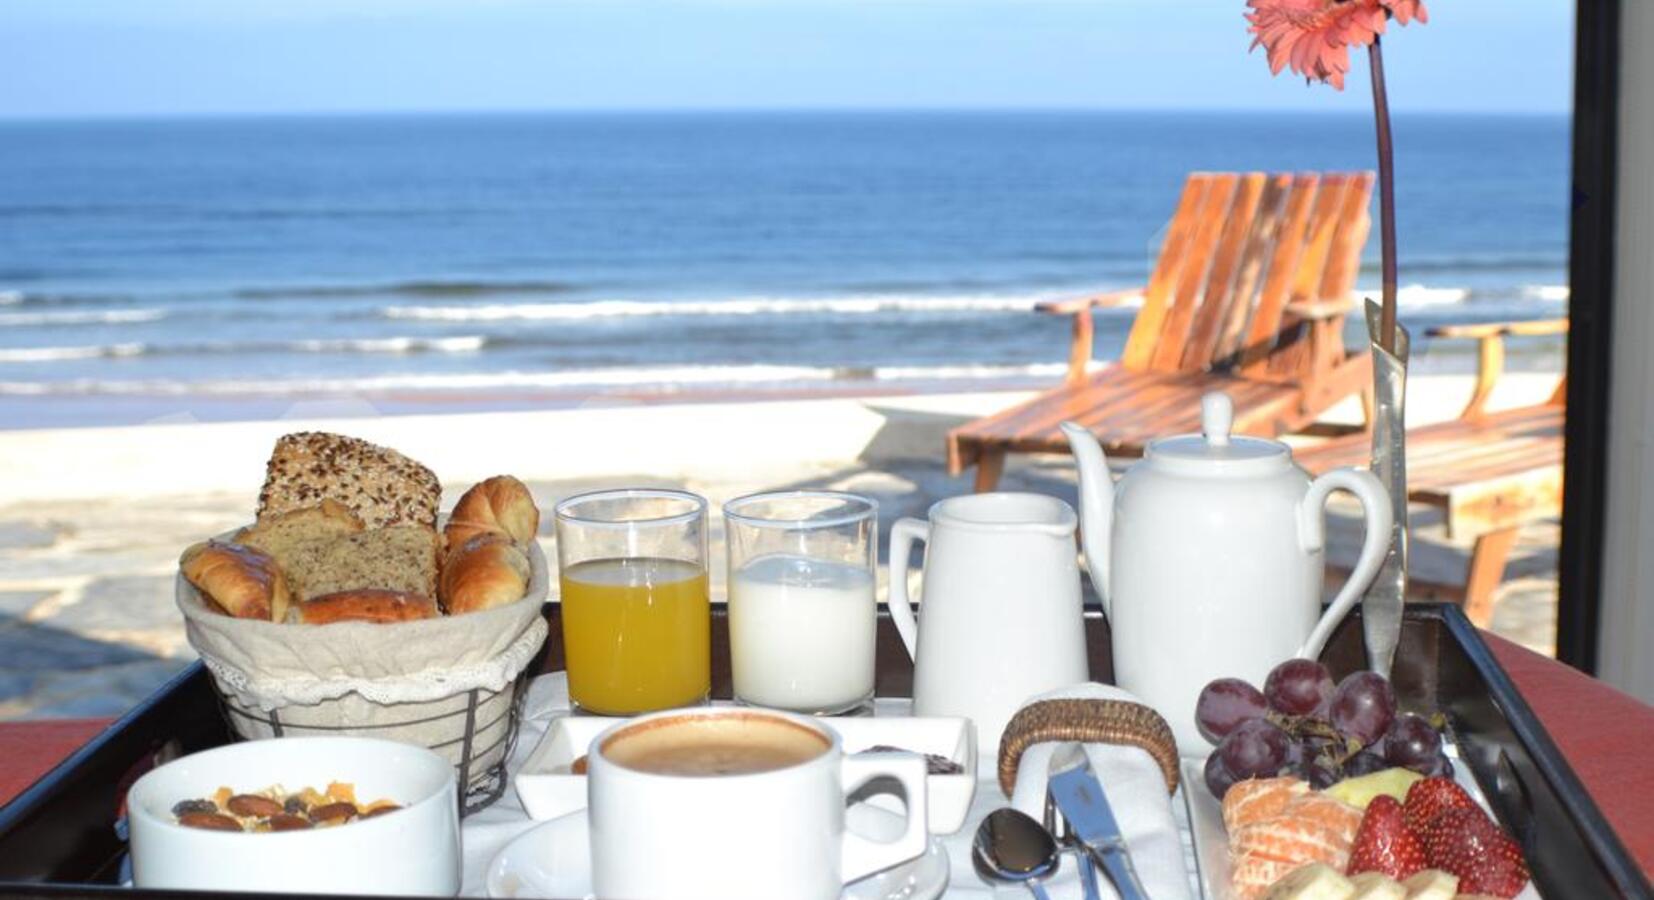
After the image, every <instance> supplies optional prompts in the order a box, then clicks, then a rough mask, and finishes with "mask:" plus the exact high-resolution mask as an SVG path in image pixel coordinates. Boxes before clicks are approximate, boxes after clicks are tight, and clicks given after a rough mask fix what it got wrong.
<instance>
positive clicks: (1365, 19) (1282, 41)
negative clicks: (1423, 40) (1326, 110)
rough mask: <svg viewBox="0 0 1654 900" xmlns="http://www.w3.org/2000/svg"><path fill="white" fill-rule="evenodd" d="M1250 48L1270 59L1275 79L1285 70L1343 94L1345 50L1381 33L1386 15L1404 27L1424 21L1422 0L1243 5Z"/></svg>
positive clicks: (1249, 0) (1253, 1)
mask: <svg viewBox="0 0 1654 900" xmlns="http://www.w3.org/2000/svg"><path fill="white" fill-rule="evenodd" d="M1246 5H1247V7H1248V8H1249V9H1250V10H1251V11H1250V12H1248V13H1247V14H1246V20H1247V21H1248V22H1250V23H1251V27H1250V28H1249V29H1248V30H1249V31H1250V32H1252V34H1253V40H1252V46H1253V48H1254V49H1255V48H1257V47H1258V46H1259V45H1262V46H1263V48H1264V50H1265V51H1266V52H1267V53H1268V54H1269V69H1270V71H1272V72H1274V73H1275V74H1277V75H1279V74H1280V73H1281V70H1282V69H1285V68H1287V67H1288V66H1290V67H1291V68H1292V71H1294V72H1297V73H1298V74H1300V75H1302V76H1304V77H1305V78H1309V79H1314V80H1317V81H1325V82H1327V83H1328V84H1330V85H1332V86H1333V87H1335V88H1337V89H1339V90H1343V89H1344V73H1346V72H1348V71H1349V70H1350V47H1351V46H1352V45H1359V46H1366V45H1368V44H1371V43H1372V42H1373V39H1374V38H1376V37H1378V36H1379V35H1381V34H1383V33H1384V25H1385V23H1386V22H1387V21H1388V20H1389V17H1390V16H1392V15H1393V16H1395V17H1396V19H1397V21H1399V22H1401V24H1403V25H1406V24H1407V23H1408V22H1411V21H1412V20H1414V19H1418V20H1419V21H1420V22H1427V21H1429V16H1428V14H1427V13H1426V12H1425V9H1424V0H1246Z"/></svg>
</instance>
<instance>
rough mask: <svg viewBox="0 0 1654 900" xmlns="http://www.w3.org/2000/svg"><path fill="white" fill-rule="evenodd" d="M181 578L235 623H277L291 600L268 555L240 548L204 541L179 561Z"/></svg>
mask: <svg viewBox="0 0 1654 900" xmlns="http://www.w3.org/2000/svg"><path fill="white" fill-rule="evenodd" d="M178 565H179V567H180V568H181V569H182V570H183V573H184V578H185V580H187V581H188V582H189V583H190V584H193V585H195V587H196V589H197V590H199V591H200V592H201V593H202V595H203V596H205V597H207V598H208V599H210V600H211V601H212V602H213V603H214V604H216V605H217V606H218V608H219V609H221V610H223V611H224V612H226V613H228V614H230V615H232V616H235V617H236V618H238V619H264V620H265V621H268V622H280V621H282V620H283V619H285V618H286V617H287V606H288V603H289V602H290V601H291V599H292V596H291V593H290V592H289V590H288V588H287V579H286V578H285V577H284V576H283V575H282V572H281V568H280V567H279V566H277V565H276V561H275V559H274V558H273V557H271V556H270V555H269V554H268V553H265V552H263V551H262V550H255V549H253V548H252V547H247V546H243V545H241V544H230V543H222V542H219V541H207V542H205V543H201V544H196V545H195V546H193V547H191V548H189V549H188V550H185V551H184V555H183V556H182V557H181V558H180V559H179V560H178Z"/></svg>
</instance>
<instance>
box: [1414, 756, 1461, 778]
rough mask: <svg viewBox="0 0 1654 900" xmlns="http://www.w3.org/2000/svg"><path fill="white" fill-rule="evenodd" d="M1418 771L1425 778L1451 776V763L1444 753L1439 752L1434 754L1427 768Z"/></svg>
mask: <svg viewBox="0 0 1654 900" xmlns="http://www.w3.org/2000/svg"><path fill="white" fill-rule="evenodd" d="M1419 771H1420V772H1421V774H1423V775H1424V776H1425V777H1426V778H1452V777H1453V763H1452V761H1451V760H1449V759H1448V758H1447V754H1446V753H1440V754H1437V755H1436V758H1435V759H1434V760H1431V762H1430V768H1429V769H1421V770H1419Z"/></svg>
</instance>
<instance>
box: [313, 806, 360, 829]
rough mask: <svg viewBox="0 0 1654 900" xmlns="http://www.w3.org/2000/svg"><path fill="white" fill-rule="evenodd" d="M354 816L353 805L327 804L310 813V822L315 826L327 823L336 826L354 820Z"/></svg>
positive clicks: (354, 808)
mask: <svg viewBox="0 0 1654 900" xmlns="http://www.w3.org/2000/svg"><path fill="white" fill-rule="evenodd" d="M355 816H356V804H354V803H329V804H327V805H326V806H318V807H316V808H315V809H313V810H311V811H310V821H312V822H315V823H317V824H322V823H329V824H335V825H337V824H340V823H343V822H349V821H350V820H351V819H353V818H355Z"/></svg>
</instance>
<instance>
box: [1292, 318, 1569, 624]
mask: <svg viewBox="0 0 1654 900" xmlns="http://www.w3.org/2000/svg"><path fill="white" fill-rule="evenodd" d="M1567 330H1568V322H1567V320H1566V319H1560V320H1542V321H1532V322H1495V323H1488V324H1479V325H1450V326H1444V327H1441V328H1433V329H1431V330H1430V331H1429V332H1428V334H1429V335H1430V336H1431V337H1440V338H1473V339H1475V340H1478V341H1480V353H1479V365H1478V366H1477V370H1476V387H1475V391H1474V393H1473V394H1472V395H1471V398H1470V403H1469V404H1468V405H1466V406H1465V409H1464V412H1462V413H1460V414H1459V418H1457V419H1454V420H1452V421H1450V422H1439V423H1436V424H1432V425H1424V426H1420V427H1418V428H1411V429H1408V431H1407V496H1408V499H1410V500H1411V501H1413V502H1414V503H1421V504H1425V505H1427V506H1432V507H1435V508H1437V509H1440V510H1441V511H1442V516H1443V518H1444V519H1445V522H1446V525H1447V535H1448V537H1449V538H1454V539H1460V538H1474V539H1475V541H1476V543H1475V547H1474V549H1472V550H1471V553H1470V567H1469V571H1468V573H1467V575H1466V578H1465V583H1464V585H1463V587H1459V586H1456V585H1435V584H1428V583H1424V582H1420V583H1418V585H1417V586H1418V587H1420V588H1429V589H1433V590H1434V591H1435V592H1436V593H1440V594H1443V595H1445V596H1447V597H1449V598H1454V599H1459V600H1461V601H1462V602H1463V603H1464V607H1465V614H1466V615H1467V616H1469V617H1470V620H1471V621H1472V622H1475V623H1476V624H1477V625H1482V626H1485V625H1487V624H1488V622H1490V621H1491V620H1492V618H1493V609H1494V599H1495V598H1494V589H1495V588H1497V587H1498V586H1499V582H1500V581H1501V580H1503V578H1504V571H1505V562H1506V560H1507V559H1509V557H1510V551H1511V548H1512V547H1513V546H1514V545H1515V544H1516V536H1517V533H1518V532H1519V531H1520V530H1521V528H1522V526H1523V525H1526V524H1528V523H1530V522H1537V521H1539V520H1542V519H1551V518H1556V517H1557V516H1560V515H1561V514H1562V424H1563V419H1564V417H1565V416H1566V414H1567V409H1566V407H1565V405H1564V398H1565V396H1566V392H1567V382H1566V380H1564V382H1563V383H1562V384H1559V385H1557V387H1556V391H1555V393H1553V394H1552V395H1551V397H1550V399H1548V400H1546V401H1545V402H1544V403H1540V404H1538V405H1535V406H1523V407H1518V408H1515V409H1503V410H1498V411H1496V412H1488V411H1487V409H1486V406H1487V399H1488V397H1489V396H1490V395H1491V394H1492V393H1493V387H1494V384H1495V383H1496V382H1497V381H1498V380H1499V376H1500V374H1501V373H1502V372H1503V370H1504V357H1505V351H1504V339H1505V338H1506V337H1507V336H1511V335H1547V334H1561V333H1563V332H1566V331H1567ZM1371 454H1372V439H1371V437H1370V436H1369V435H1366V434H1358V435H1350V436H1348V437H1342V438H1336V439H1334V440H1331V441H1328V442H1326V443H1324V444H1321V445H1318V446H1316V447H1311V448H1308V449H1306V450H1303V451H1301V452H1297V453H1295V454H1294V456H1295V458H1296V459H1297V461H1298V463H1299V464H1300V465H1302V466H1303V467H1304V468H1306V469H1308V470H1309V471H1311V472H1315V473H1320V472H1325V471H1326V470H1328V469H1331V468H1335V467H1337V466H1365V465H1366V464H1367V463H1368V461H1369V460H1370V458H1371Z"/></svg>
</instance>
